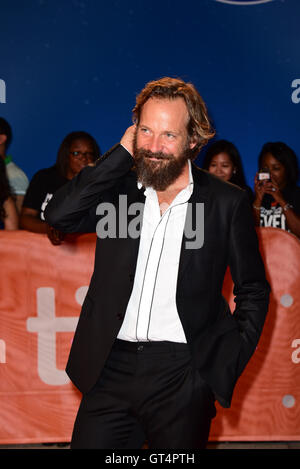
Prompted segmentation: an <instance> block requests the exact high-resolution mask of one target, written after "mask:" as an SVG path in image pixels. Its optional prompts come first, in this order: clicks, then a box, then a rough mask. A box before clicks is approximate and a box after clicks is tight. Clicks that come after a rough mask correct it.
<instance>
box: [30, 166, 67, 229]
mask: <svg viewBox="0 0 300 469" xmlns="http://www.w3.org/2000/svg"><path fill="white" fill-rule="evenodd" d="M66 182H68V179H67V178H65V177H63V176H61V174H60V173H59V172H58V170H57V168H56V166H51V168H46V169H41V170H40V171H38V172H37V173H36V174H35V175H34V176H33V178H32V180H31V181H30V184H29V187H28V189H27V192H26V195H25V197H24V202H23V207H27V208H32V209H34V210H37V211H38V212H39V214H40V219H41V220H43V221H45V217H44V211H45V208H46V206H47V204H48V202H49V200H50V199H51V198H52V196H53V194H54V193H55V192H56V191H57V190H58V189H59V188H60V187H61V186H63V185H64V184H66Z"/></svg>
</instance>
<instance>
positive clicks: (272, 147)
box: [253, 142, 300, 238]
mask: <svg viewBox="0 0 300 469" xmlns="http://www.w3.org/2000/svg"><path fill="white" fill-rule="evenodd" d="M258 167H259V172H258V173H257V174H256V176H255V184H254V192H255V199H254V202H253V209H254V218H255V223H256V225H257V226H271V227H273V228H281V229H283V230H286V231H290V232H291V233H293V234H294V235H296V236H297V237H298V238H300V187H298V186H297V180H298V174H299V168H298V162H297V156H296V154H295V152H294V151H293V150H292V149H291V148H290V147H288V145H286V144H285V143H282V142H269V143H266V144H265V145H264V146H263V148H262V150H261V152H260V155H259V158H258Z"/></svg>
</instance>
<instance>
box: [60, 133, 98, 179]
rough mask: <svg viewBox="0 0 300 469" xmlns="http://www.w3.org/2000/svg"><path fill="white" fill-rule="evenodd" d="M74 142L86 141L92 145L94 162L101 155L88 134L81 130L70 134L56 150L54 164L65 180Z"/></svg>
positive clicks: (95, 143)
mask: <svg viewBox="0 0 300 469" xmlns="http://www.w3.org/2000/svg"><path fill="white" fill-rule="evenodd" d="M74 140H87V141H88V142H89V143H90V144H91V145H92V147H93V152H94V155H95V158H94V161H95V160H96V159H97V158H99V156H100V155H101V150H100V148H99V145H98V143H97V142H96V140H95V139H94V138H93V137H92V136H91V135H90V134H88V133H87V132H84V131H83V130H80V131H76V132H71V133H70V134H68V135H67V136H66V137H65V138H64V139H63V141H62V143H61V145H60V147H59V149H58V152H57V158H56V163H55V164H56V167H57V169H58V171H59V172H60V174H61V175H62V176H63V177H65V178H66V177H67V173H68V168H69V153H70V148H71V145H72V143H73V142H74Z"/></svg>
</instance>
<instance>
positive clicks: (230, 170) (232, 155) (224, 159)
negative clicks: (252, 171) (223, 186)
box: [202, 140, 253, 203]
mask: <svg viewBox="0 0 300 469" xmlns="http://www.w3.org/2000/svg"><path fill="white" fill-rule="evenodd" d="M202 167H203V169H206V170H207V171H209V172H210V173H212V174H214V175H215V176H217V177H219V178H220V179H223V181H227V182H231V183H232V184H235V185H237V186H239V187H241V188H242V189H244V190H245V191H246V192H247V194H248V196H249V200H250V201H251V203H252V201H253V193H252V190H251V189H250V187H249V186H247V184H246V180H245V176H244V170H243V166H242V160H241V157H240V154H239V151H238V149H237V148H236V146H235V145H234V144H233V143H231V142H229V141H228V140H217V141H216V142H215V143H213V144H212V145H211V146H210V147H209V148H208V150H207V152H206V155H205V157H204V161H203V165H202Z"/></svg>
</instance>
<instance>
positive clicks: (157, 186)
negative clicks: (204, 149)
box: [133, 138, 191, 191]
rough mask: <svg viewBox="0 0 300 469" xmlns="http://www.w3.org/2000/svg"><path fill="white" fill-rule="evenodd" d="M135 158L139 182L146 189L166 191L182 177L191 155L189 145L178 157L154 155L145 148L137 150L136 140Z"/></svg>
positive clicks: (157, 153) (134, 146)
mask: <svg viewBox="0 0 300 469" xmlns="http://www.w3.org/2000/svg"><path fill="white" fill-rule="evenodd" d="M133 156H134V161H135V169H136V173H137V177H138V181H139V182H140V183H141V184H142V185H143V186H144V187H152V188H153V189H154V190H156V191H164V190H166V189H167V187H169V186H170V185H171V184H172V183H173V182H175V181H176V179H177V178H178V177H179V176H180V175H181V173H182V171H183V168H184V167H185V165H186V162H187V161H188V159H190V156H191V154H190V149H189V147H188V146H187V145H186V146H185V147H184V149H183V150H182V152H181V154H180V155H179V156H178V157H176V156H174V155H173V154H165V153H162V152H155V153H153V152H152V151H150V150H145V149H144V148H137V144H136V138H135V139H134V144H133ZM150 158H156V160H150Z"/></svg>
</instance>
